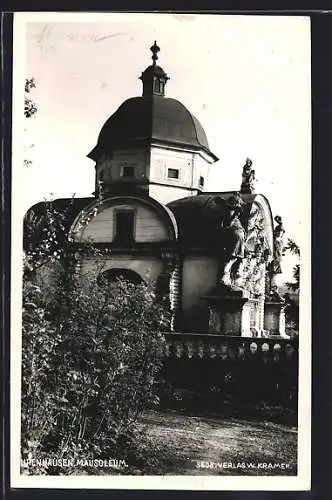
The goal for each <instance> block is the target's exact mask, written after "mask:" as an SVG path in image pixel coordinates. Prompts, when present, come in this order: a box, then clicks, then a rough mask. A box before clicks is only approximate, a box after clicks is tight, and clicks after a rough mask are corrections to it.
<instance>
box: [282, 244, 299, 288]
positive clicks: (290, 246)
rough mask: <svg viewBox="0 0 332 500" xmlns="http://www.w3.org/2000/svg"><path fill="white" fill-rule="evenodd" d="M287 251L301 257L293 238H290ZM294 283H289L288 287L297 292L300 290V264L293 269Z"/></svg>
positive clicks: (286, 247)
mask: <svg viewBox="0 0 332 500" xmlns="http://www.w3.org/2000/svg"><path fill="white" fill-rule="evenodd" d="M285 251H288V252H289V253H291V254H292V255H294V256H296V257H298V258H299V257H300V247H299V246H298V245H297V244H296V243H295V241H293V240H292V239H291V238H288V240H287V245H286V246H285ZM293 279H294V281H293V282H287V283H286V286H287V287H288V288H289V289H290V290H291V291H292V292H297V291H298V290H299V288H300V264H295V266H294V267H293Z"/></svg>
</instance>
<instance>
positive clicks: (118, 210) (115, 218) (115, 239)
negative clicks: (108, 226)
mask: <svg viewBox="0 0 332 500" xmlns="http://www.w3.org/2000/svg"><path fill="white" fill-rule="evenodd" d="M119 213H130V214H133V232H132V235H131V236H132V237H131V239H130V240H128V241H126V242H125V243H123V242H122V241H121V239H120V238H119V237H118V224H117V222H118V214H119ZM136 218H137V210H136V209H135V208H121V207H117V208H114V210H113V239H112V243H115V244H118V245H123V246H126V245H127V246H128V245H132V244H134V243H135V242H136Z"/></svg>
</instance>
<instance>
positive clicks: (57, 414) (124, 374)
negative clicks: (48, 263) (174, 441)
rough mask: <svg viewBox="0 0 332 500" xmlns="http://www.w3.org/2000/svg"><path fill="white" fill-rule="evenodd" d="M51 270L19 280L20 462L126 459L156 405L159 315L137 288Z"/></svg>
mask: <svg viewBox="0 0 332 500" xmlns="http://www.w3.org/2000/svg"><path fill="white" fill-rule="evenodd" d="M53 273H55V277H54V276H53V279H52V280H50V279H39V281H37V280H34V281H31V279H29V280H28V279H25V282H24V286H23V337H22V434H21V449H22V459H23V460H24V459H27V458H35V457H38V458H42V457H43V456H45V457H46V456H47V457H48V458H49V457H52V458H67V459H76V458H84V459H89V458H94V459H96V458H119V459H126V457H127V458H129V457H131V455H132V452H131V451H130V450H131V449H134V448H135V447H136V444H135V442H136V441H137V439H138V432H137V428H136V421H137V418H138V416H139V415H140V413H141V412H142V411H143V410H144V409H145V408H147V407H148V406H149V405H154V404H156V403H158V398H157V397H156V394H155V393H156V391H155V387H156V378H157V374H158V371H159V369H160V367H161V363H162V352H163V342H164V338H163V335H162V333H161V329H162V321H163V318H165V312H164V311H163V310H162V308H161V306H160V305H158V304H156V303H155V300H154V295H153V293H152V291H151V289H150V288H149V287H148V286H147V285H144V284H142V285H137V286H135V285H133V284H132V283H130V282H128V281H123V280H122V281H121V280H117V281H116V282H106V281H102V282H100V280H99V281H97V273H95V272H94V273H92V274H91V273H89V274H86V275H85V276H79V277H75V276H74V275H70V274H69V275H68V273H67V272H66V268H65V267H63V266H59V269H58V270H57V271H55V270H54V268H53ZM23 472H26V473H34V474H36V469H35V468H34V469H31V468H28V469H25V470H24V471H23ZM85 472H86V471H85ZM37 473H46V474H58V473H72V471H70V470H66V469H64V470H62V471H60V470H59V469H57V467H53V466H52V467H46V468H43V467H41V468H40V469H39V470H38V471H37Z"/></svg>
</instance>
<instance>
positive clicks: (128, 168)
mask: <svg viewBox="0 0 332 500" xmlns="http://www.w3.org/2000/svg"><path fill="white" fill-rule="evenodd" d="M120 176H121V177H134V167H133V165H121V168H120Z"/></svg>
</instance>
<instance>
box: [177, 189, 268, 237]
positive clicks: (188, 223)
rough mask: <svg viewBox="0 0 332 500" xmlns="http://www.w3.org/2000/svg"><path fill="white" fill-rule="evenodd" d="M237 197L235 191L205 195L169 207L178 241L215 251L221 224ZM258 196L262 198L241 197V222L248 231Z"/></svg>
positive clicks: (180, 201)
mask: <svg viewBox="0 0 332 500" xmlns="http://www.w3.org/2000/svg"><path fill="white" fill-rule="evenodd" d="M234 194H235V192H234V191H228V192H216V193H204V194H200V195H198V196H189V197H186V198H181V199H179V200H175V201H172V202H170V203H168V204H167V207H168V208H170V209H171V210H172V212H173V213H174V216H175V219H176V222H177V225H178V230H179V240H180V241H181V242H182V243H183V244H184V245H186V246H194V247H195V246H197V247H200V246H204V247H209V246H211V247H213V246H215V245H218V244H219V239H220V222H221V220H222V218H223V216H224V213H225V207H226V203H227V200H228V199H229V198H230V197H231V196H233V195H234ZM257 196H260V197H261V195H255V194H241V198H242V201H243V202H244V207H243V210H242V215H241V222H242V224H243V227H244V228H245V229H246V228H247V225H248V220H249V215H250V211H251V207H252V204H253V202H254V201H255V200H256V199H257ZM220 200H221V203H220ZM193 221H195V223H193Z"/></svg>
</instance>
